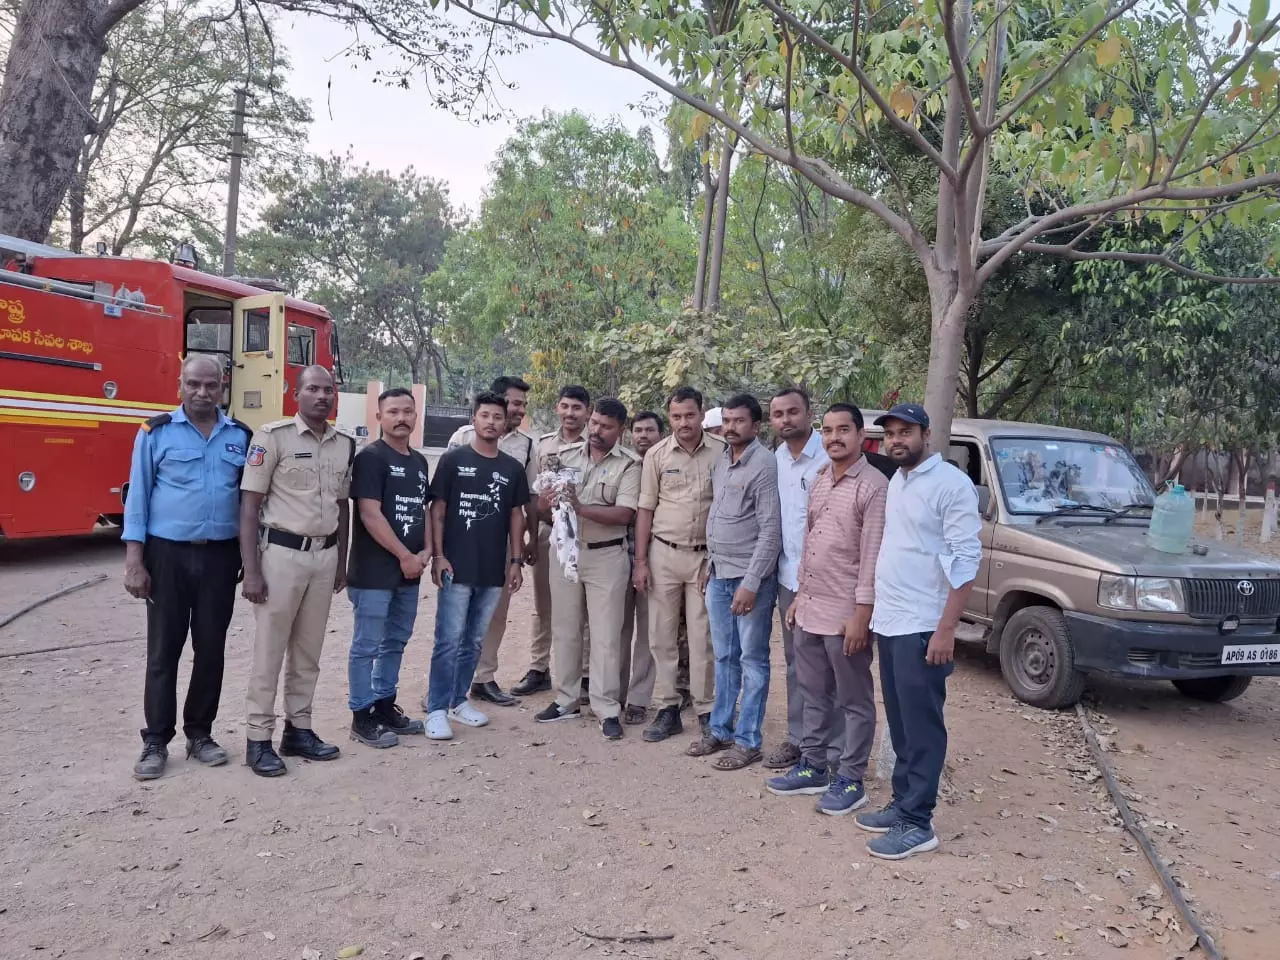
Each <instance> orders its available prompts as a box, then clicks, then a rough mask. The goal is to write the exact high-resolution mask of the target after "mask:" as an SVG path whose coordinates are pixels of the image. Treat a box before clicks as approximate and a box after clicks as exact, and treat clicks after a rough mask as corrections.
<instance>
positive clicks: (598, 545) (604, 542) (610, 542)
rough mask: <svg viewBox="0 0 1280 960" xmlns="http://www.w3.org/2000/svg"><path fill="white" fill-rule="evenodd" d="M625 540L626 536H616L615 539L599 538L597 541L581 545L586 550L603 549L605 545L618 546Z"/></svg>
mask: <svg viewBox="0 0 1280 960" xmlns="http://www.w3.org/2000/svg"><path fill="white" fill-rule="evenodd" d="M626 542H627V538H626V537H618V538H617V539H616V540H601V541H600V542H599V543H584V544H583V546H584V547H586V548H587V549H588V550H603V549H604V548H605V547H620V546H622V545H623V544H624V543H626Z"/></svg>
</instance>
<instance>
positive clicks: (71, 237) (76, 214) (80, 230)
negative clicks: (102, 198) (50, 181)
mask: <svg viewBox="0 0 1280 960" xmlns="http://www.w3.org/2000/svg"><path fill="white" fill-rule="evenodd" d="M88 188H89V176H88V173H87V171H86V170H85V168H84V166H83V164H81V163H77V164H76V170H75V173H73V174H72V176H71V185H70V187H69V188H68V190H67V230H68V235H67V249H68V250H70V251H71V252H72V253H83V252H84V239H85V229H84V215H85V209H84V206H85V196H86V194H87V193H88Z"/></svg>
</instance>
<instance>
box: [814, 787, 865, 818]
mask: <svg viewBox="0 0 1280 960" xmlns="http://www.w3.org/2000/svg"><path fill="white" fill-rule="evenodd" d="M866 802H867V791H866V790H864V789H863V788H862V783H861V782H859V781H857V780H851V779H849V778H848V777H836V778H835V779H833V780H832V781H831V786H830V787H828V788H827V792H826V793H824V794H823V795H822V796H821V797H819V798H818V812H819V813H825V814H827V815H828V816H832V817H843V816H845V815H847V814H850V813H853V811H855V810H857V809H858V808H859V807H861V806H864V805H865V804H866Z"/></svg>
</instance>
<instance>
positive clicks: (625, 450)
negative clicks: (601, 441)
mask: <svg viewBox="0 0 1280 960" xmlns="http://www.w3.org/2000/svg"><path fill="white" fill-rule="evenodd" d="M614 449H615V450H620V451H622V455H623V456H624V457H626V458H627V459H628V460H634V461H635V462H636V463H639V462H640V461H641V460H643V459H644V457H642V456H640V454H638V453H636V452H635V451H634V450H632V449H631V448H630V447H624V446H623V445H622V444H618V445H617V446H616V447H614Z"/></svg>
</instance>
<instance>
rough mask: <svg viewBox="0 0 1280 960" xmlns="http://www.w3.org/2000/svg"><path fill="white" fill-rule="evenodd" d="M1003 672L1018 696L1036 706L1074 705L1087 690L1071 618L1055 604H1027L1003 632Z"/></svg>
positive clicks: (1001, 661) (1001, 662)
mask: <svg viewBox="0 0 1280 960" xmlns="http://www.w3.org/2000/svg"><path fill="white" fill-rule="evenodd" d="M1000 672H1001V673H1003V674H1004V679H1005V682H1006V683H1007V684H1009V687H1010V689H1012V690H1013V693H1014V696H1016V697H1017V698H1018V699H1019V700H1022V701H1023V702H1025V703H1029V704H1031V705H1032V706H1033V707H1041V708H1042V709H1045V710H1058V709H1060V708H1062V707H1069V706H1072V705H1073V704H1074V703H1075V702H1076V701H1077V700H1079V699H1080V694H1082V693H1083V692H1084V674H1082V673H1081V672H1080V671H1079V670H1077V669H1076V656H1075V650H1074V649H1073V648H1072V646H1071V636H1070V634H1068V633H1067V621H1066V619H1065V618H1064V617H1063V616H1062V613H1061V612H1060V611H1058V610H1055V609H1054V608H1053V607H1023V608H1022V609H1021V610H1019V611H1018V612H1017V613H1015V614H1014V615H1013V616H1012V617H1010V618H1009V621H1008V623H1006V624H1005V625H1004V630H1003V631H1001V633H1000Z"/></svg>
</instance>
